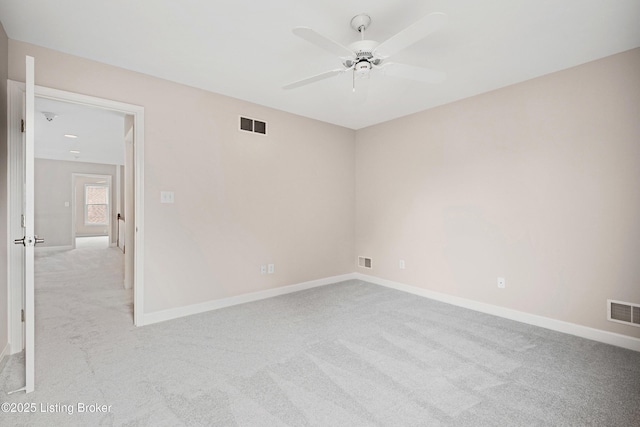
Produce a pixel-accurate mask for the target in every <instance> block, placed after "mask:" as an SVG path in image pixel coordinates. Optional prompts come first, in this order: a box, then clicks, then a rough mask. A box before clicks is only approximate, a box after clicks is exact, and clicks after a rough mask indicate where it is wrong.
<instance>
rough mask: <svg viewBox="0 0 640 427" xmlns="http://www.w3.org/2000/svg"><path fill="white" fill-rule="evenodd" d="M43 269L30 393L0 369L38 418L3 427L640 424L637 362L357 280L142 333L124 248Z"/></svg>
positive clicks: (12, 419)
mask: <svg viewBox="0 0 640 427" xmlns="http://www.w3.org/2000/svg"><path fill="white" fill-rule="evenodd" d="M105 255H106V256H105ZM37 269H38V271H37V289H36V313H37V319H36V346H37V357H36V369H37V372H36V374H37V376H36V391H35V392H34V393H31V394H29V395H25V394H23V393H21V394H14V395H11V396H7V395H6V393H4V392H6V391H8V390H12V389H15V388H19V387H21V386H22V385H23V380H22V378H21V376H20V370H21V369H22V366H21V364H22V363H23V361H22V359H21V356H20V355H18V356H14V357H12V358H11V359H10V360H9V362H8V363H7V366H6V368H5V369H4V371H3V372H2V373H1V375H0V388H1V389H2V390H3V391H4V392H3V393H1V394H0V401H3V402H12V403H16V402H20V403H24V402H30V403H35V404H36V407H37V412H36V413H35V414H4V413H0V425H3V426H4V425H16V426H17V425H30V426H39V425H42V426H51V425H79V426H80V425H82V426H90V425H118V426H120V425H126V426H143V425H153V426H180V425H209V426H235V425H240V426H283V425H289V426H307V425H314V426H369V425H372V426H376V425H377V426H423V425H424V426H438V425H442V426H538V425H539V426H587V425H593V426H635V425H640V353H637V352H633V351H629V350H624V349H621V348H617V347H612V346H608V345H604V344H599V343H596V342H593V341H589V340H584V339H580V338H576V337H573V336H569V335H564V334H560V333H556V332H552V331H549V330H545V329H541V328H536V327H532V326H528V325H524V324H520V323H517V322H512V321H508V320H505V319H500V318H497V317H493V316H489V315H485V314H481V313H477V312H473V311H469V310H465V309H461V308H457V307H454V306H450V305H446V304H442V303H438V302H434V301H430V300H428V299H424V298H421V297H417V296H413V295H409V294H405V293H402V292H399V291H395V290H391V289H387V288H384V287H380V286H377V285H373V284H368V283H363V282H359V281H349V282H343V283H338V284H335V285H330V286H325V287H321V288H316V289H312V290H309V291H304V292H298V293H295V294H290V295H286V296H281V297H277V298H271V299H268V300H263V301H259V302H254V303H249V304H244V305H240V306H235V307H231V308H226V309H222V310H218V311H214V312H210V313H206V314H201V315H196V316H191V317H188V318H183V319H178V320H174V321H170V322H165V323H161V324H156V325H150V326H147V327H144V328H135V327H133V326H132V315H131V301H132V298H131V294H130V292H126V291H124V290H122V289H121V281H122V271H121V253H120V252H119V251H118V250H117V249H104V250H98V249H87V250H76V251H67V252H60V253H46V254H44V255H40V256H39V257H38V261H37ZM69 269H71V271H70V272H69V271H68V270H69ZM78 403H85V404H95V403H97V404H100V405H111V410H110V412H107V413H81V414H78V412H77V409H78V406H77V405H78ZM42 405H44V408H43V406H42ZM56 405H57V406H56ZM69 408H72V409H73V413H72V414H69V413H68V412H69ZM42 409H49V410H50V412H48V413H42V412H41V410H42ZM51 411H54V412H51ZM56 411H58V412H56Z"/></svg>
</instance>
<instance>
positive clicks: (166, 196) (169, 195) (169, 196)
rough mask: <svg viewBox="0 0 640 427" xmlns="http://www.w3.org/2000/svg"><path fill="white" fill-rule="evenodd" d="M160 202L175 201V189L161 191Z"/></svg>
mask: <svg viewBox="0 0 640 427" xmlns="http://www.w3.org/2000/svg"><path fill="white" fill-rule="evenodd" d="M160 203H173V191H161V192H160Z"/></svg>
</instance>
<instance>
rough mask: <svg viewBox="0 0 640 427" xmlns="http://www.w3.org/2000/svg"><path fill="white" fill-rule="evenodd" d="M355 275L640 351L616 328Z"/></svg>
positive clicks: (639, 346)
mask: <svg viewBox="0 0 640 427" xmlns="http://www.w3.org/2000/svg"><path fill="white" fill-rule="evenodd" d="M355 275H356V278H357V279H359V280H362V281H365V282H370V283H373V284H376V285H380V286H385V287H387V288H392V289H396V290H399V291H403V292H408V293H410V294H414V295H418V296H421V297H425V298H430V299H433V300H436V301H440V302H444V303H447V304H452V305H455V306H458V307H463V308H468V309H470V310H475V311H479V312H481V313H486V314H491V315H494V316H498V317H503V318H505V319H510V320H515V321H516V322H521V323H527V324H529V325H534V326H539V327H541V328H546V329H551V330H553V331H557V332H562V333H565V334H570V335H575V336H578V337H581V338H586V339H590V340H593V341H598V342H602V343H605V344H611V345H615V346H618V347H623V348H626V349H629V350H634V351H640V338H634V337H630V336H626V335H622V334H616V333H614V332H608V331H603V330H601V329H595V328H590V327H588V326H582V325H577V324H575V323H569V322H565V321H562V320H556V319H551V318H549V317H543V316H538V315H535V314H530V313H525V312H523V311H518V310H513V309H510V308H505V307H499V306H497V305H492V304H486V303H483V302H478V301H473V300H469V299H466V298H461V297H456V296H453V295H447V294H443V293H440V292H434V291H430V290H427V289H422V288H418V287H415V286H410V285H405V284H403V283H398V282H393V281H391V280H386V279H380V278H378V277H374V276H368V275H366V274H361V273H355Z"/></svg>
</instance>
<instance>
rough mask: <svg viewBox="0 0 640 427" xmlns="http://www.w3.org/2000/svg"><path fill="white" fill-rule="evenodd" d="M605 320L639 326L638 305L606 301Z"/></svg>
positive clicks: (639, 314) (639, 312)
mask: <svg viewBox="0 0 640 427" xmlns="http://www.w3.org/2000/svg"><path fill="white" fill-rule="evenodd" d="M607 320H611V321H612V322H618V323H625V324H627V325H631V326H640V304H632V303H630V302H623V301H614V300H610V299H608V300H607Z"/></svg>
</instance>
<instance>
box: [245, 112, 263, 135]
mask: <svg viewBox="0 0 640 427" xmlns="http://www.w3.org/2000/svg"><path fill="white" fill-rule="evenodd" d="M239 124H240V130H241V131H243V132H253V133H257V134H260V135H266V134H267V122H263V121H262V120H256V119H251V118H249V117H242V116H240V123H239Z"/></svg>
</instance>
